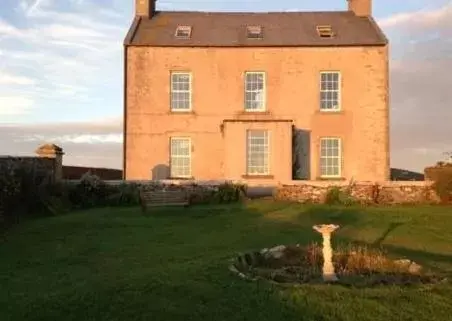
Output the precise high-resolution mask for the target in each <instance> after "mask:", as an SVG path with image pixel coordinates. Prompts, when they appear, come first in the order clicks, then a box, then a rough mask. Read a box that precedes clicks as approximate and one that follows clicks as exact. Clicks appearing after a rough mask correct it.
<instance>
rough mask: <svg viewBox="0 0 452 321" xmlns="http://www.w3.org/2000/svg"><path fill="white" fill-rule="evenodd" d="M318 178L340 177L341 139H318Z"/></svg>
mask: <svg viewBox="0 0 452 321" xmlns="http://www.w3.org/2000/svg"><path fill="white" fill-rule="evenodd" d="M320 176H321V177H326V178H329V177H340V176H341V139H340V138H337V137H323V138H321V139H320Z"/></svg>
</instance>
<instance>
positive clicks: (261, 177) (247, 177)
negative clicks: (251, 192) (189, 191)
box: [242, 174, 275, 179]
mask: <svg viewBox="0 0 452 321" xmlns="http://www.w3.org/2000/svg"><path fill="white" fill-rule="evenodd" d="M242 178H244V179H274V178H275V177H274V176H273V175H248V174H245V175H242Z"/></svg>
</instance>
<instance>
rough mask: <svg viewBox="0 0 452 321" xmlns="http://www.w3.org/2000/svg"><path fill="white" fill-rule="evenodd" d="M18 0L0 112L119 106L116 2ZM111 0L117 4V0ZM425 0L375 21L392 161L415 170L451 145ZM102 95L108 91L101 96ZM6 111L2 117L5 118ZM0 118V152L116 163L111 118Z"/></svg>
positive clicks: (449, 25)
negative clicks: (386, 63) (382, 47)
mask: <svg viewBox="0 0 452 321" xmlns="http://www.w3.org/2000/svg"><path fill="white" fill-rule="evenodd" d="M18 3H19V11H21V12H22V13H23V14H24V16H25V21H24V23H21V24H15V23H13V22H12V21H6V20H1V19H0V47H1V48H2V49H1V51H0V70H1V71H2V72H1V74H0V85H1V86H0V115H2V116H3V115H9V116H11V117H14V116H15V115H16V116H17V117H16V118H15V119H17V121H20V122H22V121H23V119H25V117H24V116H26V115H27V114H28V115H30V118H29V119H28V121H30V120H31V117H32V116H34V117H41V118H40V121H42V120H43V118H44V117H46V116H45V115H46V111H47V110H52V112H57V113H58V112H61V110H62V108H64V110H65V112H64V113H61V119H64V118H65V117H71V116H72V115H89V116H90V117H91V115H93V113H95V112H97V113H98V114H97V115H100V114H102V113H104V114H118V115H119V114H120V113H121V107H122V101H121V96H120V94H118V88H120V83H121V80H122V78H121V72H122V70H121V69H122V64H121V60H122V59H121V49H122V45H121V42H122V37H123V36H124V35H125V33H126V30H127V27H128V24H129V22H130V19H128V18H127V17H126V16H125V15H124V13H123V12H124V11H122V10H115V9H114V8H119V7H114V6H113V7H112V8H111V9H110V8H106V7H104V6H102V5H100V4H99V3H98V2H97V1H86V0H85V1H83V0H82V1H81V0H71V1H55V0H43V1H42V0H41V1H36V0H33V1H31V0H27V1H26V0H22V1H19V2H18ZM113 3H115V4H116V3H121V5H123V2H122V1H118V0H114V1H113ZM174 3H175V2H174ZM432 3H433V2H432ZM432 3H429V5H430V9H424V10H421V11H416V12H405V13H400V14H396V15H393V16H390V17H386V18H383V19H380V20H379V21H378V22H379V24H380V25H381V26H382V27H383V29H384V31H385V33H386V34H387V35H388V37H389V39H390V48H391V64H390V66H391V80H390V86H391V87H390V88H391V153H392V154H391V165H392V166H393V167H400V168H406V169H410V170H422V169H423V168H424V167H425V166H427V165H430V164H433V163H435V162H436V161H437V160H439V159H442V158H443V152H446V151H452V142H451V137H452V126H451V125H450V124H451V122H450V119H452V90H450V84H451V83H452V72H448V71H449V70H452V2H450V1H449V2H448V3H447V4H445V5H442V6H439V7H436V8H433V7H432ZM436 3H438V2H435V5H436ZM209 5H211V6H213V7H214V6H216V4H213V3H212V4H210V2H209ZM68 6H69V7H68ZM118 6H119V5H118ZM159 6H160V7H161V9H167V8H170V7H172V8H173V2H172V1H162V2H160V1H159ZM174 6H175V4H174ZM218 6H220V3H218ZM122 8H124V7H121V9H122ZM215 8H216V7H215ZM200 9H202V8H200ZM219 9H220V8H219ZM223 9H224V8H223ZM250 10H252V8H250ZM106 93H107V94H106ZM110 93H111V94H110ZM114 95H116V96H114ZM107 96H108V97H111V96H114V97H113V98H112V99H111V101H107V102H106V100H107V98H106V97H107ZM96 99H97V101H96V102H94V101H95V100H96ZM99 101H100V103H99ZM110 102H111V103H112V105H110ZM49 106H53V109H50V108H49ZM69 106H74V107H76V108H75V111H74V110H71V111H69V109H68V108H70V107H69ZM102 108H104V109H102ZM47 115H51V113H50V112H48V114H47ZM67 115H69V116H67ZM11 117H10V118H6V119H9V121H12V120H11ZM58 118H60V116H58ZM0 119H5V117H3V118H0ZM65 119H68V118H65ZM1 122H2V120H0V137H2V143H1V144H0V153H6V154H11V153H12V152H13V154H31V153H33V151H34V150H35V149H36V147H37V146H38V145H39V144H41V143H44V142H47V141H50V142H55V143H57V144H61V145H62V147H63V148H64V149H65V151H66V155H65V163H66V164H76V165H77V164H78V165H87V166H89V165H91V166H93V165H94V166H112V167H116V168H119V167H121V162H122V160H121V159H122V158H121V155H122V144H121V141H122V127H121V121H120V119H119V118H118V119H114V120H103V121H91V122H64V123H61V124H58V123H55V122H47V123H46V124H42V125H27V124H16V125H5V124H4V125H1Z"/></svg>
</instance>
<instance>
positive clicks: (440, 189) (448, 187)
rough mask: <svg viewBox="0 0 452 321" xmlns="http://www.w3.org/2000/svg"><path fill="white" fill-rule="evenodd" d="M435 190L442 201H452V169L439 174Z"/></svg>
mask: <svg viewBox="0 0 452 321" xmlns="http://www.w3.org/2000/svg"><path fill="white" fill-rule="evenodd" d="M433 188H434V189H435V192H436V193H437V194H438V196H439V198H440V199H441V202H443V203H446V204H448V203H451V202H452V170H449V171H445V172H444V174H443V175H439V176H438V177H437V179H436V180H435V182H434V184H433Z"/></svg>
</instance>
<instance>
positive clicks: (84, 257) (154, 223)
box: [0, 201, 452, 321]
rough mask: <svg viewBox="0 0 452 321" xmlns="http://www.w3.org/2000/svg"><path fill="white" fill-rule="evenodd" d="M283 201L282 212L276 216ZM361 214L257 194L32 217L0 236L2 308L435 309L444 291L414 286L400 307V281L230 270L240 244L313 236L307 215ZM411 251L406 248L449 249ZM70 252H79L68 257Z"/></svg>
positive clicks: (212, 312) (88, 313)
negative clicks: (282, 277)
mask: <svg viewBox="0 0 452 321" xmlns="http://www.w3.org/2000/svg"><path fill="white" fill-rule="evenodd" d="M285 211H287V213H288V215H291V217H290V219H289V220H281V219H280V217H281V216H283V215H284V214H285ZM269 212H277V213H276V214H277V215H275V216H271V215H270V216H269V215H267V214H268V213H269ZM360 215H362V214H360V209H359V208H358V209H356V208H345V209H343V208H334V207H331V208H330V207H317V206H302V205H294V204H281V203H276V202H268V203H267V202H261V201H258V202H249V203H244V204H223V205H221V204H220V205H207V206H193V207H189V208H155V209H151V210H149V211H148V212H147V214H146V216H144V215H143V214H141V212H140V209H139V208H138V207H137V208H124V209H122V208H121V209H115V208H111V209H108V208H107V209H96V210H90V211H86V212H84V213H75V214H73V215H68V216H64V217H63V216H62V217H56V218H49V219H45V220H42V222H41V223H39V222H30V223H31V225H30V226H28V227H26V228H25V227H19V230H20V231H18V232H19V233H16V231H14V232H13V233H12V234H14V235H12V237H11V239H10V240H9V241H7V242H6V243H3V244H0V254H2V255H1V257H2V264H0V283H1V284H2V290H3V291H0V292H1V293H0V320H57V319H64V320H68V321H70V320H88V319H90V320H98V321H102V320H130V321H133V320H156V321H158V320H184V321H185V320H200V319H206V320H218V321H222V320H228V321H234V320H237V321H238V320H254V319H259V320H260V321H267V320H268V321H270V320H271V321H279V320H285V321H289V320H306V321H311V320H312V321H326V320H328V321H332V320H335V321H342V320H360V321H364V320H365V321H368V320H373V321H374V320H388V319H391V317H394V318H397V319H398V320H411V319H416V316H417V313H418V312H417V311H416V310H417V308H418V305H417V303H419V302H420V303H422V304H421V305H420V307H419V310H421V312H422V311H424V310H425V311H431V310H432V309H435V310H438V311H440V309H439V308H438V307H439V306H440V304H439V303H437V302H438V301H441V299H442V297H440V298H439V300H438V297H435V298H432V299H429V298H420V299H419V298H418V296H417V295H416V293H415V294H413V297H410V300H411V299H412V300H418V301H417V302H416V301H415V303H413V304H411V303H409V302H404V303H405V305H406V306H408V308H407V310H406V314H405V315H403V316H402V317H401V315H400V314H397V313H398V309H399V306H400V305H399V304H398V303H396V301H397V300H400V298H401V296H402V295H401V294H400V293H401V291H399V290H396V291H393V292H391V290H388V289H386V290H384V291H386V292H383V291H381V290H378V289H377V290H375V291H374V292H371V293H370V294H369V293H367V294H366V293H364V292H358V291H354V290H349V289H343V288H341V287H336V286H334V287H331V286H327V285H325V286H323V285H316V286H308V285H306V286H302V287H300V288H299V289H290V290H287V291H285V290H282V289H281V288H280V287H275V286H272V285H269V284H268V283H261V282H257V283H249V282H246V281H244V280H242V279H239V278H238V277H237V276H235V275H233V274H232V273H230V272H229V271H228V270H227V266H228V263H229V261H228V260H229V259H230V258H232V257H233V256H234V254H235V253H236V252H238V251H248V250H253V249H261V248H264V247H269V246H272V245H278V244H294V243H300V244H308V243H310V242H312V241H316V242H319V241H320V236H319V235H318V233H317V232H315V231H314V230H313V229H312V225H313V224H318V223H336V224H340V225H342V226H347V225H350V226H355V227H356V226H358V225H359V224H360V219H361V217H360ZM191 218H193V219H191ZM38 223H39V224H38ZM106 224H108V227H109V228H104V227H105V226H106ZM140 226H141V228H138V227H140ZM392 231H393V230H392ZM386 232H387V231H386ZM339 235H340V233H339ZM386 235H387V234H386ZM384 237H386V236H384V235H382V237H380V239H381V238H383V239H384ZM341 241H344V242H350V241H351V240H350V239H348V240H347V239H341ZM87 248H89V249H90V251H86V249H87ZM389 250H390V251H391V252H392V251H394V253H395V254H397V255H402V252H403V249H400V248H393V249H391V248H389ZM398 251H399V252H398ZM408 251H410V252H409V253H408V252H406V254H407V255H409V256H410V258H413V259H414V257H415V255H416V254H419V255H421V256H422V255H423V256H424V257H425V258H426V259H427V260H429V259H432V260H435V259H437V260H444V261H445V260H447V259H448V256H440V257H438V256H437V255H436V254H434V255H431V256H428V253H413V251H411V250H408ZM416 252H417V251H416ZM411 256H413V257H411ZM70 258H76V259H77V263H76V264H75V263H74V264H72V265H69V264H68V263H67V260H68V259H70ZM33 262H39V264H31V263H33ZM419 263H421V264H422V261H420V262H419ZM26 264H28V265H27V266H31V268H25V267H24V265H26ZM98 270H99V271H98ZM56 271H57V272H58V273H56ZM96 271H97V272H96ZM36 275H39V278H37V277H36ZM58 275H60V276H58ZM2 276H3V278H2ZM59 277H60V278H61V279H58V278H59ZM63 280H64V282H63ZM403 291H404V290H403ZM407 291H408V290H407ZM48 294H52V295H48ZM402 294H403V295H406V296H408V294H409V293H407V292H404V293H402ZM441 295H442V294H441ZM18 297H20V300H18V299H17V298H18ZM402 299H403V298H402ZM381 300H383V301H384V300H386V301H384V303H383V304H382V305H380V301H381ZM420 300H423V301H420ZM338 301H339V302H338ZM36 307H39V309H36ZM385 311H388V313H386V312H385ZM443 311H444V309H443ZM451 312H452V311H451ZM417 319H418V320H432V318H430V319H427V318H426V317H425V316H424V317H422V318H417ZM434 320H440V319H439V318H435V319H434ZM441 320H442V319H441Z"/></svg>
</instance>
